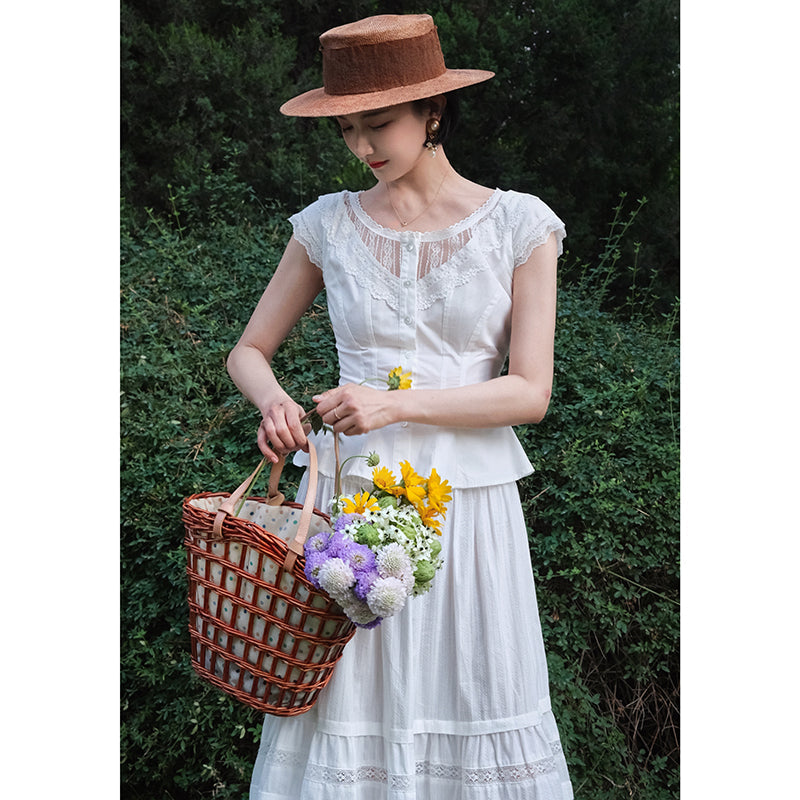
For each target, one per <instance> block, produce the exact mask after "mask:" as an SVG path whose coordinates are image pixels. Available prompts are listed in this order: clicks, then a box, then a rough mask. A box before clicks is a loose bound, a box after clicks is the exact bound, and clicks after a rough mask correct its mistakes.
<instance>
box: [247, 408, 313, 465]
mask: <svg viewBox="0 0 800 800" xmlns="http://www.w3.org/2000/svg"><path fill="white" fill-rule="evenodd" d="M304 414H305V411H304V410H303V408H302V406H299V405H297V403H295V402H294V401H293V400H290V399H288V398H287V399H286V400H283V401H280V402H277V403H273V404H272V405H271V406H269V407H268V408H267V409H266V410H265V411H264V412H262V419H261V424H260V425H259V426H258V449H259V450H260V451H261V453H262V454H263V455H265V456H266V457H267V458H269V459H270V461H272V463H273V464H275V463H277V462H278V460H279V456H285V455H286V454H287V453H292V452H294V451H295V450H306V449H308V438H307V436H306V434H307V433H308V432H309V431H310V430H311V425H310V424H309V423H302V422H300V419H301V418H302V417H303V415H304Z"/></svg>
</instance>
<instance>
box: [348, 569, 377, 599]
mask: <svg viewBox="0 0 800 800" xmlns="http://www.w3.org/2000/svg"><path fill="white" fill-rule="evenodd" d="M378 578H380V575H379V574H378V571H377V570H376V569H371V570H369V571H366V572H362V573H360V574H358V575H356V585H355V586H354V587H353V594H355V596H356V597H357V598H358V599H359V600H366V599H367V594H369V590H370V589H371V588H372V584H374V583H375V581H376V580H378Z"/></svg>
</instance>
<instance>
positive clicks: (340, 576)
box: [317, 558, 356, 605]
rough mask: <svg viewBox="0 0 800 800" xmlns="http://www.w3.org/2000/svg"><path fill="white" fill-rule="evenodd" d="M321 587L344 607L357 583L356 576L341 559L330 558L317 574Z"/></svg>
mask: <svg viewBox="0 0 800 800" xmlns="http://www.w3.org/2000/svg"><path fill="white" fill-rule="evenodd" d="M317 580H318V581H319V585H320V586H321V587H322V588H323V589H324V590H325V591H326V592H327V593H328V594H329V595H330V596H331V597H332V598H333V599H334V600H335V601H336V602H337V603H339V605H342V604H343V603H344V602H346V601H347V600H348V599H349V598H350V595H351V592H350V588H351V587H352V586H353V584H354V583H355V582H356V576H355V573H354V572H353V570H352V568H351V567H350V565H349V564H348V563H347V562H345V561H343V560H342V559H341V558H329V559H328V560H327V561H326V562H325V563H324V564H323V565H322V566H321V567H320V568H319V572H318V573H317Z"/></svg>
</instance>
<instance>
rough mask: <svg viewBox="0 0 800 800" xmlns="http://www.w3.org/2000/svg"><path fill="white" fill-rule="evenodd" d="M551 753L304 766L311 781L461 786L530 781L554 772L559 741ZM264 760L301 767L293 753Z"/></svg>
mask: <svg viewBox="0 0 800 800" xmlns="http://www.w3.org/2000/svg"><path fill="white" fill-rule="evenodd" d="M550 749H551V752H552V753H553V755H552V756H548V757H546V758H542V759H540V760H538V761H534V762H533V763H531V764H527V763H526V764H511V765H508V766H502V767H501V766H496V767H477V768H468V767H461V766H457V765H455V764H438V763H435V762H431V761H418V762H417V763H416V769H415V774H414V775H399V774H393V773H389V771H388V770H387V769H386V768H385V767H379V766H374V765H367V766H361V767H357V768H356V769H338V768H335V767H327V766H324V765H322V764H313V763H309V764H308V765H307V767H306V771H305V772H306V774H305V777H306V780H308V781H310V782H312V783H325V784H336V785H339V786H355V785H358V784H364V783H377V784H381V785H385V786H389V787H390V788H391V789H410V788H411V787H412V786H413V785H414V782H415V780H416V779H417V778H419V777H428V778H433V779H435V780H444V781H450V782H454V783H457V784H458V785H460V786H493V785H505V784H519V783H525V782H533V781H535V780H536V779H537V778H538V777H539V776H541V775H546V774H548V773H550V772H554V771H556V769H557V767H556V757H557V756H558V755H559V754H560V753H561V752H562V750H561V744H560V742H551V744H550ZM265 758H266V760H268V761H270V762H271V763H272V764H275V765H278V766H289V767H298V768H302V767H303V766H304V765H305V762H304V760H303V758H302V757H301V756H300V755H299V754H298V753H295V752H292V751H286V750H279V749H277V748H275V747H271V748H269V750H267V751H266V753H265Z"/></svg>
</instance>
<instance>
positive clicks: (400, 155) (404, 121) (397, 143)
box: [336, 103, 432, 181]
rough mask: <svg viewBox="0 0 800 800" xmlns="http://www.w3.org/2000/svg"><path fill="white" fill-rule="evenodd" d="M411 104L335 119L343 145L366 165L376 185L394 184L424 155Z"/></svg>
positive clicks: (422, 118)
mask: <svg viewBox="0 0 800 800" xmlns="http://www.w3.org/2000/svg"><path fill="white" fill-rule="evenodd" d="M431 116H432V115H431V114H425V115H423V114H421V113H420V112H419V111H417V110H416V107H415V106H414V104H413V103H403V104H401V105H397V106H390V107H389V108H381V109H378V110H376V111H361V112H359V113H357V114H348V115H347V116H344V117H336V121H337V122H338V123H339V126H340V127H341V129H342V137H343V138H344V141H345V144H346V145H347V146H348V148H350V151H351V152H352V153H353V155H355V156H356V158H358V159H360V160H361V161H363V162H364V163H365V164H368V165H369V167H370V169H371V170H372V172H373V174H374V175H375V177H376V178H377V179H378V180H379V181H394V180H397V179H398V178H401V177H403V175H406V174H407V173H408V172H409V171H410V170H412V169H413V168H414V167H415V166H416V164H417V162H418V161H419V159H420V158H421V157H422V155H423V153H424V152H425V148H424V144H425V139H426V131H425V124H426V122H427V121H428V119H430V117H431Z"/></svg>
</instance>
